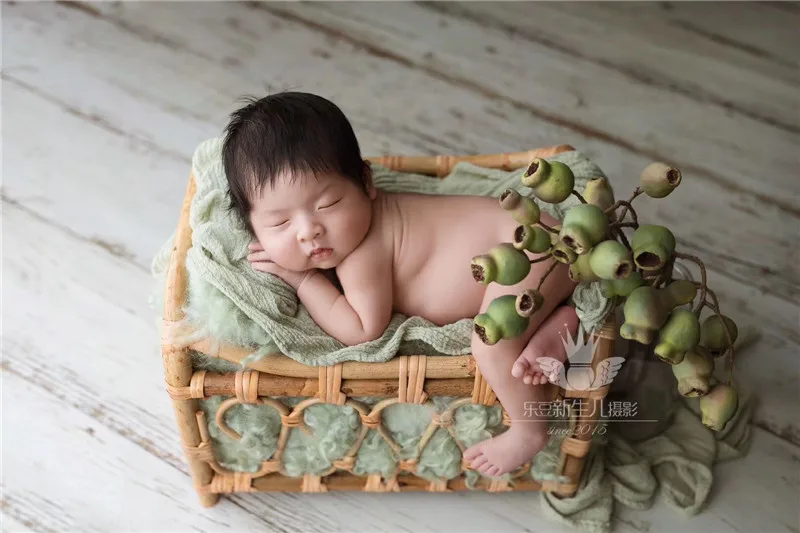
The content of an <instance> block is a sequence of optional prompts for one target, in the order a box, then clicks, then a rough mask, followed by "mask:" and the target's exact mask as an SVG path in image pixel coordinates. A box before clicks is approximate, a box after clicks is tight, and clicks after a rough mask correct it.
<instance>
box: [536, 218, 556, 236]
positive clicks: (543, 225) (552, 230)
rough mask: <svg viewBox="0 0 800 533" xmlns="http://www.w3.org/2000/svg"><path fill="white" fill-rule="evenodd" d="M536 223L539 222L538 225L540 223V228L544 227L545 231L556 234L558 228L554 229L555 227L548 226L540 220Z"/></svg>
mask: <svg viewBox="0 0 800 533" xmlns="http://www.w3.org/2000/svg"><path fill="white" fill-rule="evenodd" d="M538 224H539V225H540V226H541V227H542V228H544V229H546V230H547V231H549V232H550V233H555V234H558V230H557V229H555V228H551V227H550V226H548V225H547V224H545V223H544V222H542V221H541V220H540V221H539V222H538Z"/></svg>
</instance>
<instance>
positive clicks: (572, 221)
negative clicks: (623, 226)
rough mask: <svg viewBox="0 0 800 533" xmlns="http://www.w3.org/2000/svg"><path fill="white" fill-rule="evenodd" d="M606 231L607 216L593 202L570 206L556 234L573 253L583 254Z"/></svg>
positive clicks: (602, 237)
mask: <svg viewBox="0 0 800 533" xmlns="http://www.w3.org/2000/svg"><path fill="white" fill-rule="evenodd" d="M607 233H608V217H606V214H605V213H603V210H602V209H600V208H599V207H597V206H596V205H593V204H579V205H576V206H573V207H570V208H569V210H568V211H567V213H566V214H565V215H564V222H563V224H562V227H561V231H560V232H559V234H558V236H559V238H560V239H561V241H562V242H563V243H564V244H566V245H567V246H569V247H570V248H572V249H573V250H575V253H577V254H578V255H583V254H587V253H589V250H591V249H592V246H594V245H595V244H597V243H598V242H600V241H602V240H603V239H605V238H606V234H607Z"/></svg>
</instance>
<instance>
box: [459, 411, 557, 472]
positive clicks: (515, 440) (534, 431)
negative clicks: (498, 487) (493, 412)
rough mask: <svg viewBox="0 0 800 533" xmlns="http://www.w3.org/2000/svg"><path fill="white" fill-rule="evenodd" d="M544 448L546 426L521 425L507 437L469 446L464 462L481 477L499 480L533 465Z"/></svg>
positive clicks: (506, 434) (513, 427)
mask: <svg viewBox="0 0 800 533" xmlns="http://www.w3.org/2000/svg"><path fill="white" fill-rule="evenodd" d="M545 444H547V434H546V431H545V427H544V425H541V424H534V423H532V424H525V423H520V422H518V423H517V424H515V425H512V426H511V427H510V428H509V429H508V430H507V431H506V432H505V433H502V434H501V435H498V436H497V437H492V438H491V439H489V440H485V441H482V442H479V443H478V444H475V445H473V446H470V447H469V448H468V449H467V450H466V451H465V452H464V458H465V459H466V460H467V461H469V464H470V465H471V466H472V468H474V469H475V470H477V471H478V472H480V473H481V474H483V475H485V476H493V477H499V476H502V475H503V474H507V473H509V472H512V471H513V470H515V469H516V468H518V467H519V466H521V465H523V464H525V463H526V462H528V461H530V460H531V459H532V458H533V456H534V455H536V454H537V453H538V452H539V450H541V449H542V448H544V446H545Z"/></svg>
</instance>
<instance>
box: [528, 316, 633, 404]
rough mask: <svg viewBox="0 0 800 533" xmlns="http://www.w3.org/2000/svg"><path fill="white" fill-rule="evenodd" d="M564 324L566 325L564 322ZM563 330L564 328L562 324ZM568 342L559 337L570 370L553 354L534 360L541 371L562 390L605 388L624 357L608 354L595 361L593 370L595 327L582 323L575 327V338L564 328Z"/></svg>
mask: <svg viewBox="0 0 800 533" xmlns="http://www.w3.org/2000/svg"><path fill="white" fill-rule="evenodd" d="M565 326H566V324H565ZM565 329H567V328H566V327H565ZM567 339H568V340H567V341H565V340H564V337H563V336H562V337H561V345H562V346H564V352H565V353H566V354H567V360H568V361H569V369H565V367H564V363H562V362H561V361H560V360H558V359H556V358H554V357H539V358H538V359H537V361H538V363H539V367H540V368H541V370H542V373H543V374H544V375H545V376H547V379H548V381H550V383H553V384H555V385H558V386H559V387H561V388H563V389H565V390H577V391H584V390H595V389H599V388H600V387H605V386H606V385H608V384H609V383H611V381H613V379H614V377H615V376H616V375H617V373H618V372H619V369H620V368H621V367H622V363H624V362H625V358H624V357H609V358H607V359H604V360H603V361H601V362H600V363H598V364H597V367H596V372H595V369H593V368H592V363H593V362H594V357H595V354H596V351H597V345H596V344H595V342H594V340H595V335H594V330H592V331H589V332H587V331H586V330H584V328H583V323H581V324H580V326H579V327H578V334H577V336H576V338H575V339H573V338H572V336H570V334H569V331H568V330H567Z"/></svg>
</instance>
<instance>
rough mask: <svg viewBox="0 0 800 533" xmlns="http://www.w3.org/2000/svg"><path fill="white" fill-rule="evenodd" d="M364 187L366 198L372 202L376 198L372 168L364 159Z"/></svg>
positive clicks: (376, 192)
mask: <svg viewBox="0 0 800 533" xmlns="http://www.w3.org/2000/svg"><path fill="white" fill-rule="evenodd" d="M364 185H365V187H366V189H367V196H369V198H370V200H374V199H375V198H376V197H377V196H378V191H377V189H375V184H374V183H372V167H371V166H370V164H369V161H367V160H366V159H365V160H364Z"/></svg>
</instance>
